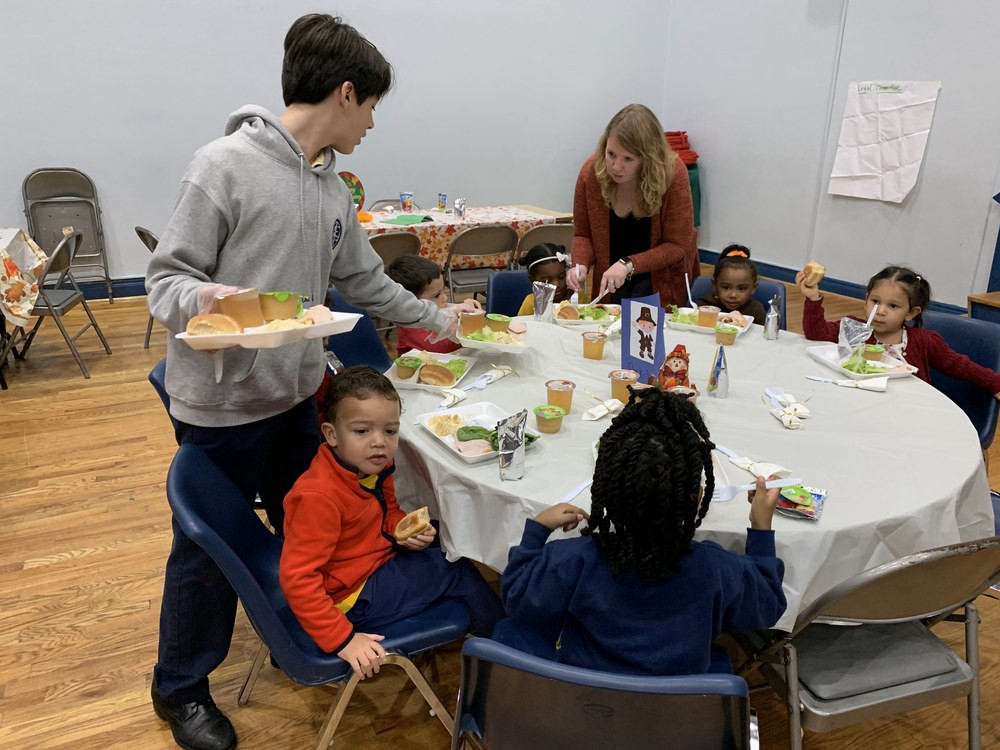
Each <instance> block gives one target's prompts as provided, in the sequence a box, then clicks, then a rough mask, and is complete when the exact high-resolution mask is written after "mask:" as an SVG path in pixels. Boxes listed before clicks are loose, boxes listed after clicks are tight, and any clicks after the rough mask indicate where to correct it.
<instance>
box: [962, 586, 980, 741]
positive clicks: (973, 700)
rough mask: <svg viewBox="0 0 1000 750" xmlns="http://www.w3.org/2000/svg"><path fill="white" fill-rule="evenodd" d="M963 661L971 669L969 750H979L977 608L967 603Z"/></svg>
mask: <svg viewBox="0 0 1000 750" xmlns="http://www.w3.org/2000/svg"><path fill="white" fill-rule="evenodd" d="M965 661H966V663H968V665H969V667H971V668H972V686H971V688H970V689H969V697H968V709H969V750H980V747H981V745H980V742H981V739H980V733H979V608H978V607H976V605H975V604H973V603H972V602H969V603H968V604H966V605H965Z"/></svg>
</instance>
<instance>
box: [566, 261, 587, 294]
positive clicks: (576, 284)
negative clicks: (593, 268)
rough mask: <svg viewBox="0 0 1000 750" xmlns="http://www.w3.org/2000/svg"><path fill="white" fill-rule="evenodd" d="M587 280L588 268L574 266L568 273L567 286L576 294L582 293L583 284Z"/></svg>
mask: <svg viewBox="0 0 1000 750" xmlns="http://www.w3.org/2000/svg"><path fill="white" fill-rule="evenodd" d="M586 280H587V267H586V266H581V265H579V264H577V265H575V266H573V267H572V268H571V269H569V270H568V271H567V272H566V286H568V287H569V288H570V289H572V290H573V291H574V292H578V291H580V287H581V286H583V282H585V281H586Z"/></svg>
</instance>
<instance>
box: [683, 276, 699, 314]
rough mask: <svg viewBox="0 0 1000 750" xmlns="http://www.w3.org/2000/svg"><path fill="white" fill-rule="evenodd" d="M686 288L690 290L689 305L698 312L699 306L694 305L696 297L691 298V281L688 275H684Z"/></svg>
mask: <svg viewBox="0 0 1000 750" xmlns="http://www.w3.org/2000/svg"><path fill="white" fill-rule="evenodd" d="M684 286H686V287H687V290H688V304H689V305H691V307H693V308H694V309H695V310H697V309H698V305H696V304H695V303H694V297H692V296H691V280H690V279H689V278H688V275H687V274H684Z"/></svg>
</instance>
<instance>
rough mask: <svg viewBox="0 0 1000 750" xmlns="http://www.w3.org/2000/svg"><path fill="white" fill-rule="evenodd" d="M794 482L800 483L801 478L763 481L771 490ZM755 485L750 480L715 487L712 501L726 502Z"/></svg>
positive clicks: (791, 484) (792, 484)
mask: <svg viewBox="0 0 1000 750" xmlns="http://www.w3.org/2000/svg"><path fill="white" fill-rule="evenodd" d="M796 484H802V479H801V478H799V477H786V478H785V479H772V480H771V481H770V482H764V487H765V488H766V489H769V490H773V489H775V488H776V487H792V486H794V485H796ZM756 487H757V483H756V482H751V483H750V484H728V485H726V486H724V487H716V488H715V491H714V492H713V493H712V502H717V503H725V502H728V501H730V500H732V499H733V498H734V497H736V496H737V495H738V494H740V493H741V492H749V491H750V490H752V489H754V488H756Z"/></svg>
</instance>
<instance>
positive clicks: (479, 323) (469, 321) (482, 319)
mask: <svg viewBox="0 0 1000 750" xmlns="http://www.w3.org/2000/svg"><path fill="white" fill-rule="evenodd" d="M458 322H459V328H460V330H461V332H462V335H463V336H468V335H469V334H470V333H475V332H476V331H478V330H479V329H481V328H482V327H483V326H485V325H486V313H485V312H472V313H462V314H461V315H460V316H459V319H458Z"/></svg>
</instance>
